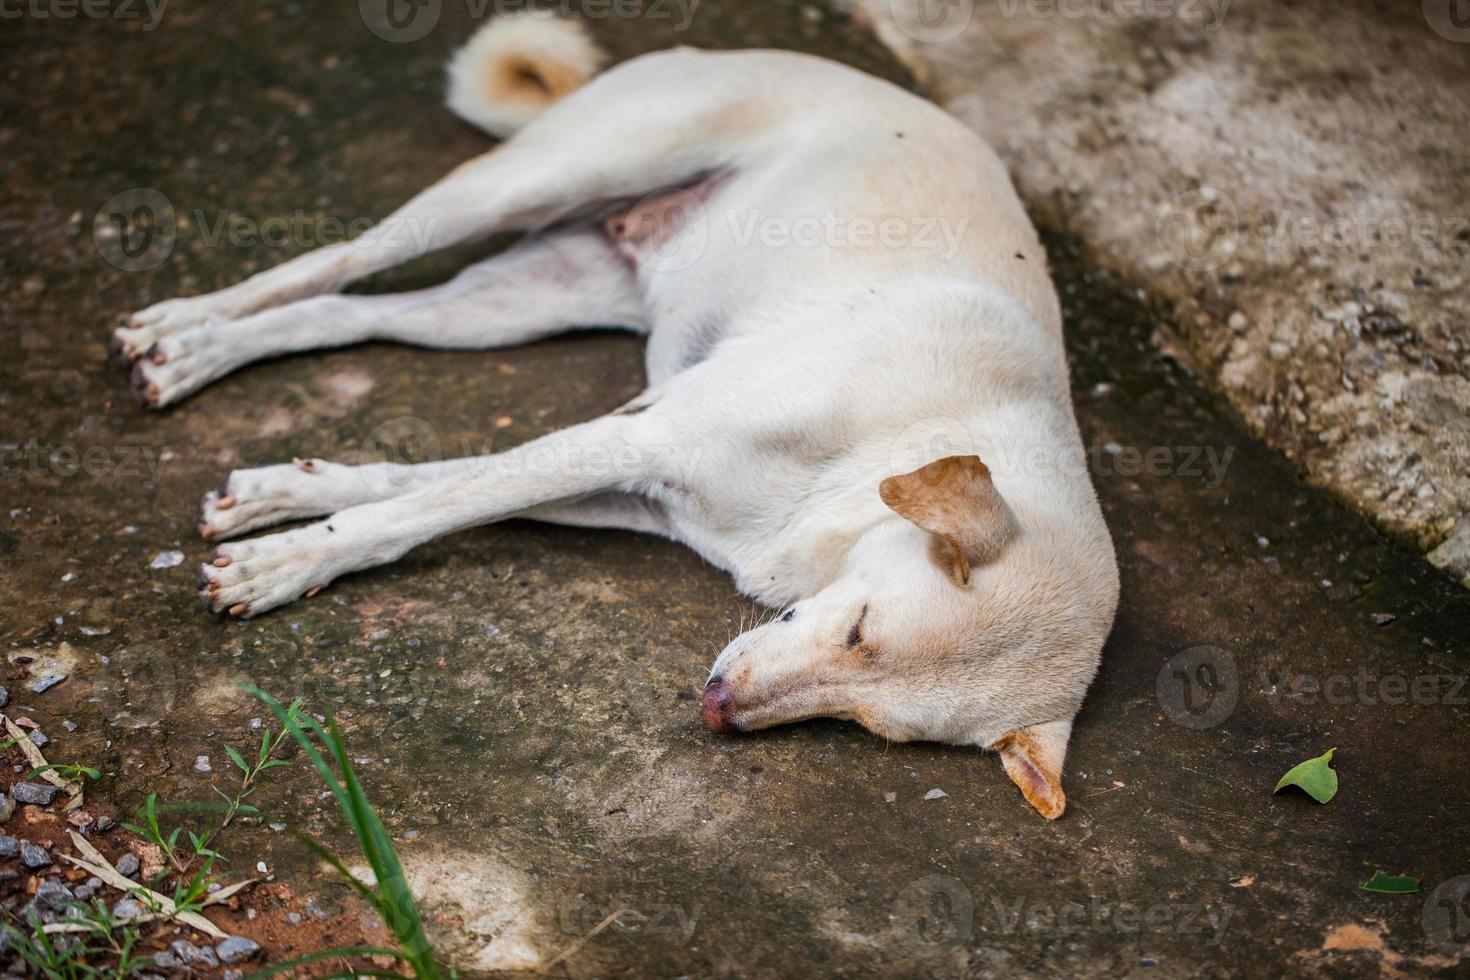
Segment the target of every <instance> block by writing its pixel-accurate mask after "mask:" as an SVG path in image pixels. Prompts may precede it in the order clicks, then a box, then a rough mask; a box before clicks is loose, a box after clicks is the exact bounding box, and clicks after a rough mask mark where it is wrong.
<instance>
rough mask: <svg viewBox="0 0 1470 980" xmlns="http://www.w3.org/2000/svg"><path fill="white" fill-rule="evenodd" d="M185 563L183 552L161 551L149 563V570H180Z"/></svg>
mask: <svg viewBox="0 0 1470 980" xmlns="http://www.w3.org/2000/svg"><path fill="white" fill-rule="evenodd" d="M183 563H184V553H183V552H182V551H160V552H159V553H158V554H156V555H154V556H153V560H152V561H150V562H149V563H148V567H149V568H178V567H179V566H180V565H182V564H183Z"/></svg>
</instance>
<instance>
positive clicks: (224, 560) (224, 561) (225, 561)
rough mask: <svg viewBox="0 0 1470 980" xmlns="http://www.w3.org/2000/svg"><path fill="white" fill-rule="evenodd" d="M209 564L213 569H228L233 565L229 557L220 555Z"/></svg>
mask: <svg viewBox="0 0 1470 980" xmlns="http://www.w3.org/2000/svg"><path fill="white" fill-rule="evenodd" d="M211 564H213V565H214V567H215V568H229V567H230V565H231V564H233V562H232V561H231V559H230V556H229V555H220V556H219V557H217V558H216V559H215V560H214V561H213V562H212V563H211Z"/></svg>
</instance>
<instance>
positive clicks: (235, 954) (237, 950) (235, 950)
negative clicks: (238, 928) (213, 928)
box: [214, 936, 260, 963]
mask: <svg viewBox="0 0 1470 980" xmlns="http://www.w3.org/2000/svg"><path fill="white" fill-rule="evenodd" d="M214 951H215V952H216V953H218V954H219V958H220V962H222V963H243V962H244V961H246V960H249V959H253V958H255V957H256V956H258V955H259V954H260V943H258V942H256V941H255V940H253V939H246V938H245V937H244V936H231V937H230V938H229V939H226V940H224V941H223V942H221V943H220V944H219V945H217V946H215V947H214Z"/></svg>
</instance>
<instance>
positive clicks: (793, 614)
mask: <svg viewBox="0 0 1470 980" xmlns="http://www.w3.org/2000/svg"><path fill="white" fill-rule="evenodd" d="M795 618H796V608H795V607H794V606H793V607H792V608H790V609H788V610H786V615H784V616H782V617H781V622H783V623H789V622H791V621H792V620H793V619H795Z"/></svg>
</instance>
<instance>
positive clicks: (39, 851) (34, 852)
mask: <svg viewBox="0 0 1470 980" xmlns="http://www.w3.org/2000/svg"><path fill="white" fill-rule="evenodd" d="M20 860H21V863H22V864H24V865H25V866H26V867H28V868H30V869H31V870H32V871H34V870H35V869H37V868H44V867H46V866H47V865H48V864H50V863H51V852H50V851H48V850H46V848H44V847H42V846H41V845H40V844H32V843H31V842H30V841H21V842H20Z"/></svg>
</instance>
